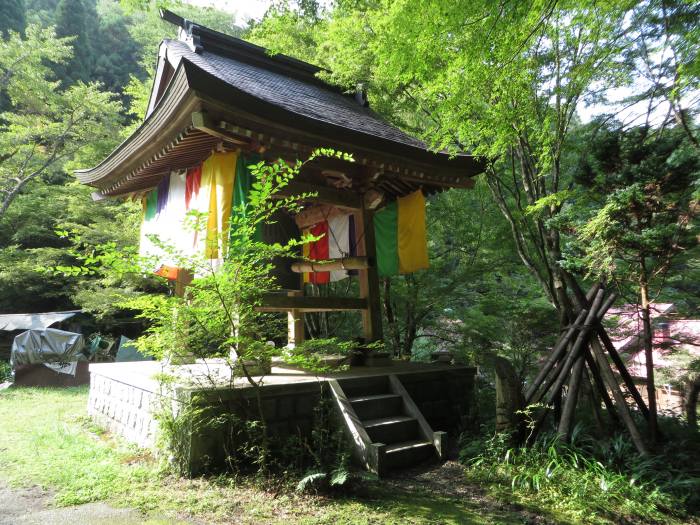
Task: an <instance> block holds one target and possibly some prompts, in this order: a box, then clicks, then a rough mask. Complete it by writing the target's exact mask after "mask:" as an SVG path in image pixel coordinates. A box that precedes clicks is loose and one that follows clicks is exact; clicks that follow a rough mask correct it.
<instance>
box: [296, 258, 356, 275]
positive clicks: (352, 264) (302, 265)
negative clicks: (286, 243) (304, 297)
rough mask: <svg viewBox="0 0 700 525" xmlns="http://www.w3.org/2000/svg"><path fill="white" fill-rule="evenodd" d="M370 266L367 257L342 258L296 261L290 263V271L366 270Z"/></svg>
mask: <svg viewBox="0 0 700 525" xmlns="http://www.w3.org/2000/svg"><path fill="white" fill-rule="evenodd" d="M369 266H370V264H369V261H368V260H367V257H343V258H342V259H328V260H326V261H296V262H293V263H292V266H291V268H292V271H293V272H295V273H304V272H329V271H332V270H366V269H367V268H369Z"/></svg>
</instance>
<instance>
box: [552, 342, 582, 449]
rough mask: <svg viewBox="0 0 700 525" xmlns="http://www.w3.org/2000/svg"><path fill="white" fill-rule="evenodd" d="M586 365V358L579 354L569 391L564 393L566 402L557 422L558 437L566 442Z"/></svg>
mask: <svg viewBox="0 0 700 525" xmlns="http://www.w3.org/2000/svg"><path fill="white" fill-rule="evenodd" d="M585 364H586V357H585V355H584V353H583V352H580V353H579V354H578V356H577V357H576V361H575V362H574V367H573V369H572V371H571V379H570V380H569V389H568V391H567V393H566V402H565V403H564V410H563V411H562V414H561V419H560V420H559V429H558V432H559V435H560V436H562V437H563V438H564V439H565V440H566V441H569V440H570V439H571V426H572V425H573V422H574V411H575V410H576V401H577V400H578V392H579V389H580V386H581V378H582V377H583V369H584V365H585Z"/></svg>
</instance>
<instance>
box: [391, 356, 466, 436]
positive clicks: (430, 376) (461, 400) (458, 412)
mask: <svg viewBox="0 0 700 525" xmlns="http://www.w3.org/2000/svg"><path fill="white" fill-rule="evenodd" d="M475 374H476V369H474V368H468V367H459V368H454V369H442V370H439V371H434V372H425V373H418V374H401V375H399V376H398V377H399V380H400V381H401V383H402V384H403V386H404V388H406V390H407V391H408V394H409V395H410V396H411V397H412V398H413V401H414V402H415V403H416V405H418V408H419V409H420V411H421V412H422V413H423V415H424V416H425V419H426V420H427V421H428V423H429V424H430V426H431V427H432V428H433V430H442V431H445V432H450V433H453V432H455V431H459V430H463V429H464V426H465V425H467V424H468V422H469V421H470V418H471V417H472V411H473V408H474V404H475V397H474V396H475V393H474V377H475Z"/></svg>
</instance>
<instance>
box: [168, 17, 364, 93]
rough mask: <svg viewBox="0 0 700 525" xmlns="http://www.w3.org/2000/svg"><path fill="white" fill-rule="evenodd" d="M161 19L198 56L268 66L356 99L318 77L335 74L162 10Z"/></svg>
mask: <svg viewBox="0 0 700 525" xmlns="http://www.w3.org/2000/svg"><path fill="white" fill-rule="evenodd" d="M160 17H161V18H162V19H163V20H164V21H166V22H169V23H171V24H173V25H176V26H178V27H179V28H180V33H179V35H178V38H177V39H173V40H175V41H180V42H183V43H185V44H187V45H188V46H189V48H190V49H191V50H192V51H194V52H195V53H198V54H199V53H201V52H202V51H206V52H209V53H213V54H216V55H220V56H223V57H227V58H233V59H236V60H241V61H243V62H247V63H252V64H253V65H259V66H264V67H265V68H266V69H270V70H274V71H277V72H279V73H283V74H285V75H289V76H292V77H295V78H297V79H299V80H303V81H305V82H311V83H314V84H317V85H321V86H323V87H325V88H327V89H329V90H332V91H336V92H338V93H340V94H342V95H344V96H346V97H348V98H352V97H354V95H351V94H349V93H347V92H346V91H345V90H343V89H342V88H341V87H339V86H337V85H334V84H330V83H329V82H326V81H325V80H323V79H322V78H320V77H318V76H317V74H318V73H322V72H325V73H330V72H331V71H330V70H328V69H326V68H324V67H321V66H317V65H315V64H310V63H308V62H304V61H303V60H299V59H298V58H295V57H292V56H289V55H285V54H282V53H274V54H273V53H271V52H270V50H269V49H267V48H265V47H262V46H259V45H257V44H253V43H252V42H248V41H247V40H244V39H242V38H238V37H235V36H232V35H227V34H226V33H222V32H220V31H216V30H215V29H211V28H209V27H206V26H203V25H201V24H197V23H196V22H193V21H191V20H187V19H186V18H184V17H182V16H180V15H178V14H176V13H174V12H172V11H169V10H167V9H163V8H161V9H160Z"/></svg>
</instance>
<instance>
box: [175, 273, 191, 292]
mask: <svg viewBox="0 0 700 525" xmlns="http://www.w3.org/2000/svg"><path fill="white" fill-rule="evenodd" d="M193 278H194V277H193V275H192V272H190V271H189V270H184V269H182V268H180V269H179V270H178V271H177V278H176V279H175V295H177V296H178V297H184V296H185V290H186V289H187V286H189V284H190V283H191V282H192V279H193Z"/></svg>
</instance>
